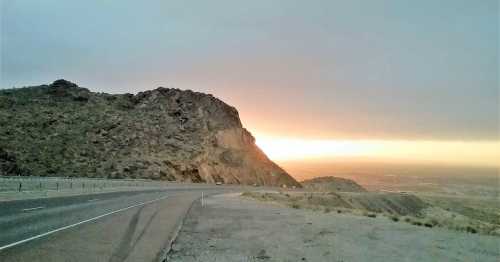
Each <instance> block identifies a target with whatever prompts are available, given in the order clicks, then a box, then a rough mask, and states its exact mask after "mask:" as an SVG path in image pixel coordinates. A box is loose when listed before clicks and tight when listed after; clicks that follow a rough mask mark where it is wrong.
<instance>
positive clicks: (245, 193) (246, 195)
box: [241, 191, 252, 197]
mask: <svg viewBox="0 0 500 262" xmlns="http://www.w3.org/2000/svg"><path fill="white" fill-rule="evenodd" d="M241 196H244V197H251V196H252V193H250V192H248V191H245V192H243V193H241Z"/></svg>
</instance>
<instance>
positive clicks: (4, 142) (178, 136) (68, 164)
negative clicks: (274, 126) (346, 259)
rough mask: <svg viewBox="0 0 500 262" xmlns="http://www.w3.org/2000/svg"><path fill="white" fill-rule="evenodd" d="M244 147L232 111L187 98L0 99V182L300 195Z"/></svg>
mask: <svg viewBox="0 0 500 262" xmlns="http://www.w3.org/2000/svg"><path fill="white" fill-rule="evenodd" d="M254 142H255V141H254V138H253V136H252V135H251V134H250V133H249V132H248V131H247V130H246V129H245V128H243V127H242V124H241V122H240V119H239V116H238V112H237V110H236V109H235V108H234V107H231V106H229V105H227V104H225V103H224V102H222V101H221V100H219V99H217V98H215V97H213V96H212V95H207V94H203V93H198V92H193V91H190V90H187V91H182V90H179V89H170V88H162V87H160V88H157V89H155V90H151V91H145V92H141V93H138V94H136V95H132V94H120V95H110V94H105V93H94V92H90V91H89V90H88V89H86V88H81V87H79V86H77V85H76V84H73V83H71V82H69V81H66V80H57V81H55V82H54V83H52V84H50V85H41V86H35V87H27V88H20V89H7V90H0V175H18V174H20V175H37V176H74V177H110V178H123V177H129V178H151V179H161V180H169V181H174V180H175V181H191V182H207V183H213V182H219V181H220V182H224V183H231V184H254V183H256V184H260V185H282V184H287V185H289V186H292V185H295V186H300V185H299V184H298V183H297V182H296V181H295V180H294V179H293V178H292V177H290V176H289V175H288V174H287V173H286V172H285V171H284V170H283V169H281V168H280V167H279V166H277V165H276V164H275V163H273V162H272V161H270V160H269V159H268V158H267V157H266V155H265V154H264V153H263V152H262V151H261V150H260V149H259V148H258V147H257V146H256V145H255V143H254Z"/></svg>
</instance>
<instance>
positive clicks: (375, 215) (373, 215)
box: [363, 213, 377, 218]
mask: <svg viewBox="0 0 500 262" xmlns="http://www.w3.org/2000/svg"><path fill="white" fill-rule="evenodd" d="M363 215H364V216H365V217H371V218H375V217H377V214H375V213H363Z"/></svg>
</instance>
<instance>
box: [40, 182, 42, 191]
mask: <svg viewBox="0 0 500 262" xmlns="http://www.w3.org/2000/svg"><path fill="white" fill-rule="evenodd" d="M39 186H40V191H42V182H40V184H39Z"/></svg>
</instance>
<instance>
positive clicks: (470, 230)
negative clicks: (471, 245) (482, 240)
mask: <svg viewBox="0 0 500 262" xmlns="http://www.w3.org/2000/svg"><path fill="white" fill-rule="evenodd" d="M465 231H466V232H467V233H472V234H476V233H477V229H475V228H474V227H472V226H467V227H465Z"/></svg>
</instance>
